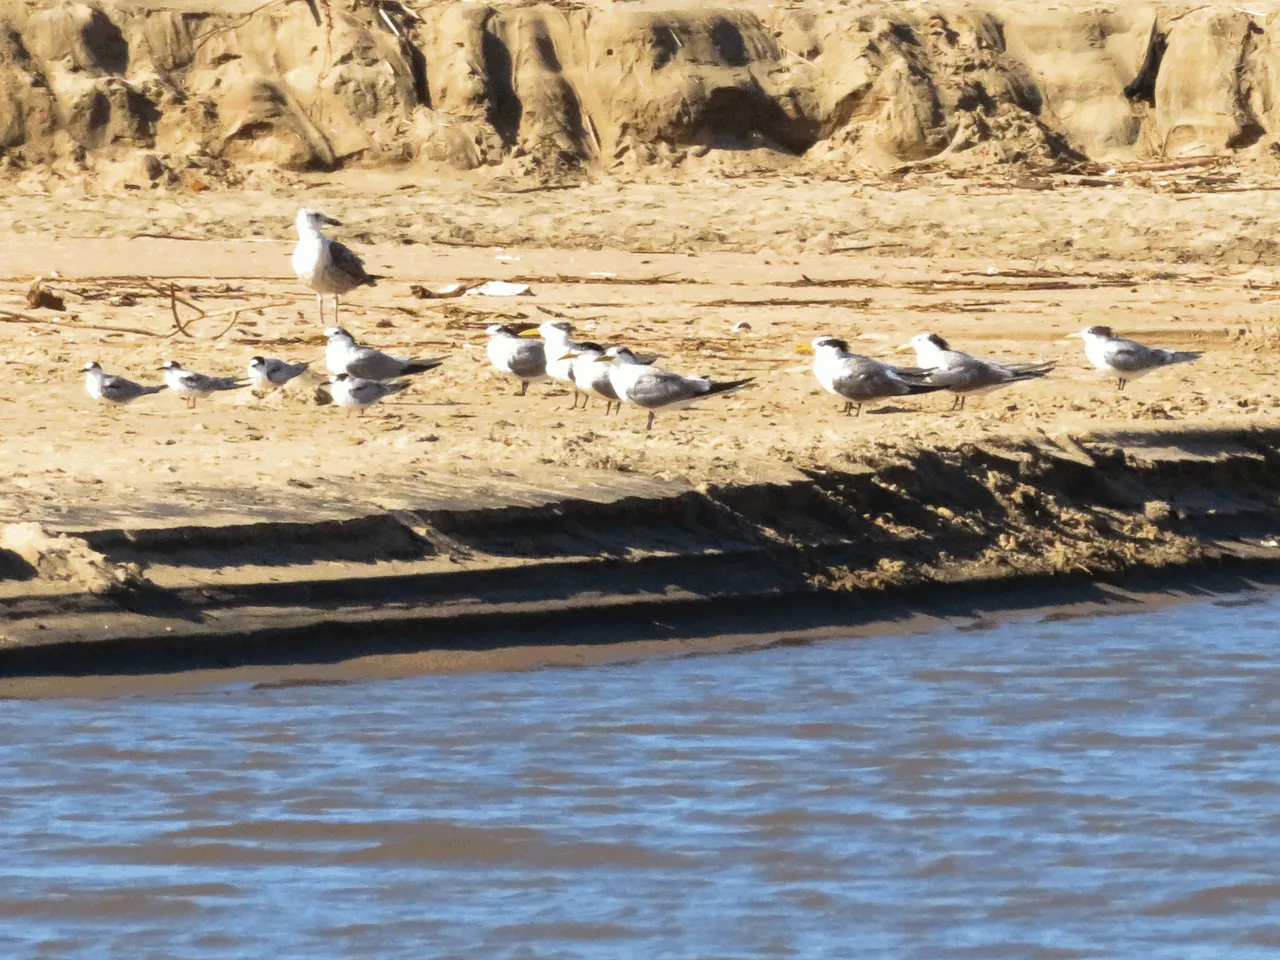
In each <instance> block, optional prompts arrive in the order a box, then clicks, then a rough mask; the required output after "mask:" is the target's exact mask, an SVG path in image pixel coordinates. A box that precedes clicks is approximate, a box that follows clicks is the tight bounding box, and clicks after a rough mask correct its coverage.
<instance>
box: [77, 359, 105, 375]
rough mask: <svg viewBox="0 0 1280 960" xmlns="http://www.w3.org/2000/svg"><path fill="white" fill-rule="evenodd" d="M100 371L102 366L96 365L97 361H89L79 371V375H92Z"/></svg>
mask: <svg viewBox="0 0 1280 960" xmlns="http://www.w3.org/2000/svg"><path fill="white" fill-rule="evenodd" d="M101 369H102V364H100V363H98V361H97V360H90V361H89V362H88V363H86V364H85V365H84V366H83V367H81V368H80V371H81V373H93V372H94V371H96V370H101Z"/></svg>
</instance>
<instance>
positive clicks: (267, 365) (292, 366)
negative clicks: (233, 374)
mask: <svg viewBox="0 0 1280 960" xmlns="http://www.w3.org/2000/svg"><path fill="white" fill-rule="evenodd" d="M310 367H311V364H309V363H289V362H287V361H285V360H277V359H275V358H274V357H254V358H252V359H251V360H250V361H249V379H250V380H251V381H253V386H254V389H255V390H257V391H261V392H262V393H270V392H271V391H272V390H274V389H275V388H276V387H283V386H284V385H285V384H286V383H288V382H289V381H290V380H292V379H294V378H295V377H300V376H302V375H303V374H304V373H306V372H307V370H308V369H309V368H310Z"/></svg>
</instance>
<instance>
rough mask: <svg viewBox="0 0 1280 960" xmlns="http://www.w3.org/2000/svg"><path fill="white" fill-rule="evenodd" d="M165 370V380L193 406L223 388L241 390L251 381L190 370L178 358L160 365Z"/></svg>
mask: <svg viewBox="0 0 1280 960" xmlns="http://www.w3.org/2000/svg"><path fill="white" fill-rule="evenodd" d="M160 369H161V370H163V371H164V382H165V384H166V385H167V386H168V387H169V389H170V390H172V391H173V392H174V393H176V394H177V395H178V396H180V397H182V398H183V399H185V400H186V401H187V407H188V408H193V407H195V405H196V401H197V400H200V399H202V398H204V397H208V396H212V395H213V394H215V393H219V392H221V391H223V390H239V389H240V388H241V387H247V386H248V385H249V382H248V381H247V380H241V379H238V378H236V377H210V376H206V375H205V374H203V373H196V372H195V371H194V370H188V369H187V368H186V367H184V366H183V365H182V364H180V363H178V362H177V361H176V360H166V361H165V362H164V363H162V364H161V365H160Z"/></svg>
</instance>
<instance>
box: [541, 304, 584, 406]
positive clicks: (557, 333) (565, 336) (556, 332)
mask: <svg viewBox="0 0 1280 960" xmlns="http://www.w3.org/2000/svg"><path fill="white" fill-rule="evenodd" d="M571 333H573V324H571V323H569V322H567V321H565V320H555V321H550V320H549V321H547V322H546V323H541V324H538V335H539V336H541V337H542V346H543V352H544V353H545V355H546V358H547V376H548V377H550V378H551V379H552V380H558V381H559V382H560V383H564V384H568V385H569V387H571V388H572V389H573V404H572V406H571V407H570V408H569V409H571V410H572V409H574V408H576V407H577V406H578V396H579V395H580V394H582V390H581V389H579V387H578V383H577V381H576V380H575V379H574V376H573V364H574V357H575V355H576V354H577V353H578V351H580V350H581V349H582V344H580V343H575V342H574V341H573V340H571V339H569V335H570V334H571ZM587 396H589V394H588V395H587ZM585 400H586V397H584V403H583V405H584V406H585V405H586V403H585Z"/></svg>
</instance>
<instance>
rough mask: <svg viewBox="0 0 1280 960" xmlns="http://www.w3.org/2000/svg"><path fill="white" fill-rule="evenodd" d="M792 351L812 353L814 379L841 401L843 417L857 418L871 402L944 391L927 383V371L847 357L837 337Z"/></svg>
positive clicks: (940, 386) (868, 358)
mask: <svg viewBox="0 0 1280 960" xmlns="http://www.w3.org/2000/svg"><path fill="white" fill-rule="evenodd" d="M796 349H798V350H804V351H811V352H812V353H813V375H814V377H816V378H817V381H818V383H820V384H821V385H822V389H824V390H826V391H827V393H832V394H835V395H836V396H837V397H843V398H844V400H845V405H844V411H843V412H844V415H845V416H849V415H850V414H853V415H854V416H860V415H861V413H862V405H863V404H864V403H870V402H872V401H873V400H887V399H889V398H890V397H905V396H907V395H909V394H915V393H933V392H934V391H935V390H944V389H946V388H945V387H943V386H942V385H941V384H936V383H930V382H929V381H928V379H927V378H928V375H929V371H928V370H917V369H910V368H905V367H895V366H894V365H893V364H890V363H884V362H882V361H880V360H875V359H873V358H871V357H864V356H861V355H859V354H856V353H850V352H849V344H848V343H846V342H845V341H843V340H841V339H839V338H838V337H817V338H815V339H814V340H813V341H812V342H811V343H807V344H801V345H800V346H799V347H797V348H796Z"/></svg>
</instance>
